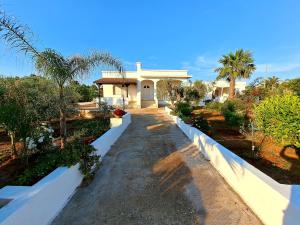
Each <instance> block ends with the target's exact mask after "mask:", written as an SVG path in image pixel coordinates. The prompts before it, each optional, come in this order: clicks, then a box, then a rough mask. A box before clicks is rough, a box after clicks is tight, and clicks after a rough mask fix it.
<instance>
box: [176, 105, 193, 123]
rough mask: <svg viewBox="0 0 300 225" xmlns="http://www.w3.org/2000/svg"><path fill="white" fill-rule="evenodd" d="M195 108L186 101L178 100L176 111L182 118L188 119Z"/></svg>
mask: <svg viewBox="0 0 300 225" xmlns="http://www.w3.org/2000/svg"><path fill="white" fill-rule="evenodd" d="M192 111H193V108H192V107H191V105H190V104H189V103H186V102H177V103H176V104H175V108H174V113H175V115H177V116H179V117H180V118H181V119H186V118H187V117H191V115H192Z"/></svg>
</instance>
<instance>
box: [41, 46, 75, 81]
mask: <svg viewBox="0 0 300 225" xmlns="http://www.w3.org/2000/svg"><path fill="white" fill-rule="evenodd" d="M35 67H36V69H37V70H38V71H39V72H41V73H43V74H44V75H45V76H47V77H49V78H51V79H54V80H55V81H56V83H57V84H58V85H60V86H63V85H64V83H65V82H66V81H67V80H70V79H72V78H73V77H72V74H71V73H70V68H69V65H68V62H67V61H66V60H65V59H64V57H63V56H62V55H61V54H60V53H58V52H56V51H54V50H53V49H46V50H45V51H43V52H41V53H40V54H39V55H38V56H37V58H36V62H35Z"/></svg>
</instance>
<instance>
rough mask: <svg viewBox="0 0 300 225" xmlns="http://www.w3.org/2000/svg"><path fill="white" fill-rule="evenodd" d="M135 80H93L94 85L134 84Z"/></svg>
mask: <svg viewBox="0 0 300 225" xmlns="http://www.w3.org/2000/svg"><path fill="white" fill-rule="evenodd" d="M136 81H137V79H135V78H108V77H107V78H101V79H99V80H95V81H94V83H96V84H136Z"/></svg>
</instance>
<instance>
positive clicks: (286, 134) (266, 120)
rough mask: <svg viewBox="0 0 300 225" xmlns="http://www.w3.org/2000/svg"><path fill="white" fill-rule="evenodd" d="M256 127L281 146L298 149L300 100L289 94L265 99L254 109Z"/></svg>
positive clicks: (299, 139)
mask: <svg viewBox="0 0 300 225" xmlns="http://www.w3.org/2000/svg"><path fill="white" fill-rule="evenodd" d="M254 114H255V122H256V125H257V127H258V128H259V129H260V130H262V131H263V132H264V133H265V134H266V135H269V136H271V137H273V138H274V139H275V140H277V141H278V142H282V143H283V144H288V145H294V146H296V147H297V148H300V98H299V97H298V96H294V95H291V94H285V95H277V96H272V97H269V98H266V99H265V100H264V101H262V102H261V103H260V104H259V105H258V106H256V107H255V109H254Z"/></svg>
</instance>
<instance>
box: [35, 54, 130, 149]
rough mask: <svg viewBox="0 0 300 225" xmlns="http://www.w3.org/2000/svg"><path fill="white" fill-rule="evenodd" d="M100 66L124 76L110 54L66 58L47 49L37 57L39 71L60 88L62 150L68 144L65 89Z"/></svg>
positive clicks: (121, 67) (118, 64)
mask: <svg viewBox="0 0 300 225" xmlns="http://www.w3.org/2000/svg"><path fill="white" fill-rule="evenodd" d="M99 65H108V66H112V67H114V68H116V69H117V70H118V71H119V72H120V73H121V74H123V71H124V69H123V66H122V63H121V62H120V61H119V60H118V59H116V58H114V57H113V56H111V55H110V54H108V53H98V52H94V53H92V54H91V55H89V56H73V57H70V58H65V57H64V56H62V55H61V54H59V53H58V52H56V51H54V50H53V49H46V50H45V51H43V52H41V53H39V55H38V56H37V57H36V68H37V70H38V71H39V72H41V73H43V74H44V75H45V76H47V77H49V78H50V79H52V80H54V81H55V83H56V84H57V86H58V88H59V109H60V138H61V149H63V148H64V146H65V144H66V103H65V95H64V87H65V85H66V84H67V83H68V82H70V81H72V80H73V79H75V78H76V77H78V76H81V75H85V74H87V73H89V71H90V70H91V69H93V68H94V67H96V66H99Z"/></svg>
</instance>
